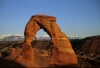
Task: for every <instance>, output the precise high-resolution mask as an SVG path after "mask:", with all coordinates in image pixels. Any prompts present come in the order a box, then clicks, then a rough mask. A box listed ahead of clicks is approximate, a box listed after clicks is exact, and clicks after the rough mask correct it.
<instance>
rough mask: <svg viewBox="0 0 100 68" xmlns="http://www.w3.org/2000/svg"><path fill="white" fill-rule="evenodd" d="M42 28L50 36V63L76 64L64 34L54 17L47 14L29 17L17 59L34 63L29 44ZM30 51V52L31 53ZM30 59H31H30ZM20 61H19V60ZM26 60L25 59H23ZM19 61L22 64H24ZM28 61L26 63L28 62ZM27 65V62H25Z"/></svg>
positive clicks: (75, 58)
mask: <svg viewBox="0 0 100 68" xmlns="http://www.w3.org/2000/svg"><path fill="white" fill-rule="evenodd" d="M40 29H43V30H44V31H46V32H47V33H48V35H49V36H50V37H51V46H52V50H51V57H50V64H51V65H70V64H77V57H76V55H75V53H74V51H73V49H72V46H71V44H70V42H69V40H68V38H67V36H66V34H65V33H63V32H62V31H61V29H60V27H59V26H58V25H57V23H56V17H53V16H47V15H34V16H32V17H31V19H30V20H29V22H28V23H27V25H26V27H25V32H24V35H25V40H24V44H23V47H22V53H21V55H20V56H22V57H21V59H20V57H19V58H17V59H18V60H21V61H24V60H27V59H28V60H27V61H29V62H30V63H32V62H33V63H34V52H33V51H34V50H32V47H31V46H30V44H31V42H32V41H33V38H34V37H35V35H36V33H37V32H38V31H39V30H40ZM31 53H32V54H31ZM30 60H32V61H30ZM19 62H20V61H19ZM25 62H26V61H25ZM25 62H21V63H22V64H26V63H25ZM29 62H28V63H29ZM27 65H28V64H27Z"/></svg>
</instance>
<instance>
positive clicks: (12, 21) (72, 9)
mask: <svg viewBox="0 0 100 68" xmlns="http://www.w3.org/2000/svg"><path fill="white" fill-rule="evenodd" d="M36 14H46V15H51V16H55V17H56V18H57V24H58V25H59V26H60V28H61V30H62V32H64V33H66V35H67V36H78V37H87V36H94V35H100V0H0V35H3V34H21V35H23V34H24V28H25V25H26V24H27V22H28V21H29V19H30V18H31V16H32V15H36ZM45 34H46V32H44V31H43V30H39V31H38V33H37V35H39V36H43V35H45Z"/></svg>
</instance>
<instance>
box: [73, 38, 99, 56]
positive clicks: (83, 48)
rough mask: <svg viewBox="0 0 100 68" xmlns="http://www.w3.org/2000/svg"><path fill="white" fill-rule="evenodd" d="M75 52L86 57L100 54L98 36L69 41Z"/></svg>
mask: <svg viewBox="0 0 100 68" xmlns="http://www.w3.org/2000/svg"><path fill="white" fill-rule="evenodd" d="M71 42H72V45H73V48H74V50H75V51H76V53H78V54H80V55H84V56H88V57H93V56H100V36H92V37H86V38H84V39H82V40H76V41H71Z"/></svg>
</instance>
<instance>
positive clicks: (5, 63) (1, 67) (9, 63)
mask: <svg viewBox="0 0 100 68" xmlns="http://www.w3.org/2000/svg"><path fill="white" fill-rule="evenodd" d="M10 67H14V68H25V67H24V66H23V65H21V64H19V63H17V62H15V61H13V60H8V59H1V60H0V68H10Z"/></svg>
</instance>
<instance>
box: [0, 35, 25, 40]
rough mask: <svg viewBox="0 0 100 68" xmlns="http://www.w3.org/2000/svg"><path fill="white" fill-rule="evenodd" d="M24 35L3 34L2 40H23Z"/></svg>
mask: <svg viewBox="0 0 100 68" xmlns="http://www.w3.org/2000/svg"><path fill="white" fill-rule="evenodd" d="M23 40H24V37H23V36H22V35H20V34H8V35H2V36H1V37H0V41H23Z"/></svg>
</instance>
